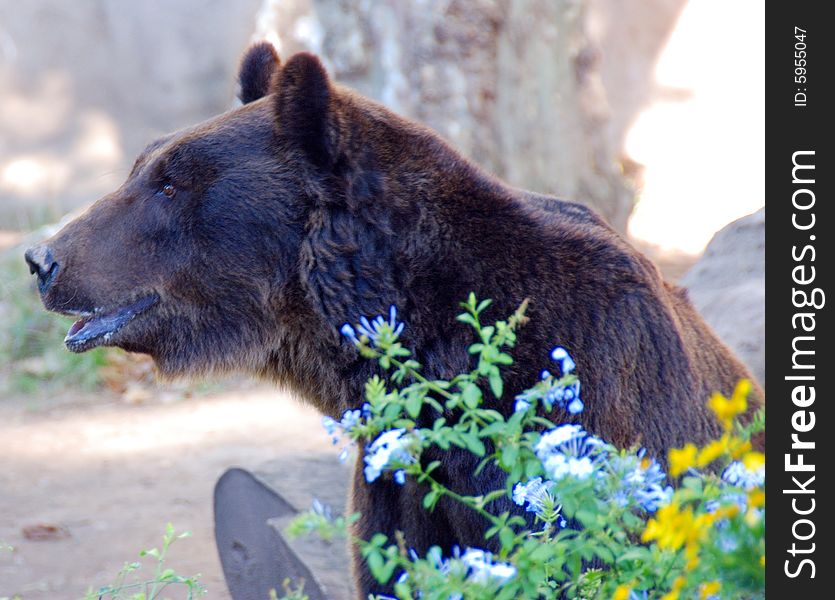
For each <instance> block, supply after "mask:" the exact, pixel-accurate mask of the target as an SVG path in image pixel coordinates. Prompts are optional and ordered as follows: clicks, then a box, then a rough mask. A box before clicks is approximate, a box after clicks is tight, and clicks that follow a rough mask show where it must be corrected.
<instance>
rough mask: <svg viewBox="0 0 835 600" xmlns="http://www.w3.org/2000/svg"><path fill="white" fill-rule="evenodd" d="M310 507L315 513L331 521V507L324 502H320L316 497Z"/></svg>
mask: <svg viewBox="0 0 835 600" xmlns="http://www.w3.org/2000/svg"><path fill="white" fill-rule="evenodd" d="M311 509H312V510H313V512H314V513H315V514H317V515H319V516H322V517H324V518H325V519H326V520H328V521H333V512H332V511H331V507H330V506H328V505H326V504H322V502H321V501H320V500H319V499H318V498H314V499H313V504H312V505H311Z"/></svg>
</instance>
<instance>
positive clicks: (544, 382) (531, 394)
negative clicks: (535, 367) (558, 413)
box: [514, 346, 584, 415]
mask: <svg viewBox="0 0 835 600" xmlns="http://www.w3.org/2000/svg"><path fill="white" fill-rule="evenodd" d="M551 360H553V361H554V362H556V363H557V364H558V365H559V368H560V373H561V376H560V377H556V376H554V375H553V374H552V373H551V371H549V370H548V369H544V370H543V371H542V372H541V373H540V375H539V378H540V383H539V384H538V385H536V386H534V387H533V388H531V389H530V390H527V391H525V392H522V393H521V394H519V395H518V396H516V404H515V406H514V410H515V411H516V412H526V411H527V410H528V409H529V408H530V407H531V406H533V405H534V404H535V403H536V401H537V400H538V401H540V402H541V403H542V405H543V406H544V407H545V410H546V411H548V412H550V411H551V410H553V408H554V406H557V407H559V408H560V409H562V410H565V411H567V412H568V413H569V414H572V415H576V414H579V413H581V412H583V408H584V405H583V401H582V400H581V399H580V381H579V379H577V378H576V377H574V376H572V373H573V372H574V369H576V368H577V365H576V364H575V363H574V360H573V359H572V358H571V355H570V354H569V353H568V351H567V350H566V349H565V348H563V347H562V346H557V347H556V348H554V349H553V350H552V351H551Z"/></svg>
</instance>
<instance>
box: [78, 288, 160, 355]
mask: <svg viewBox="0 0 835 600" xmlns="http://www.w3.org/2000/svg"><path fill="white" fill-rule="evenodd" d="M158 301H159V296H157V295H156V294H150V295H148V296H144V297H142V298H140V299H139V300H137V301H135V302H133V303H131V304H127V305H124V306H121V307H118V308H115V309H111V310H102V309H97V310H95V311H93V312H92V313H89V314H84V315H83V316H82V317H81V318H80V319H78V320H77V321H76V322H75V323H73V324H72V326H71V327H70V329H69V331H68V332H67V335H66V337H65V338H64V345H66V347H67V349H68V350H70V351H71V352H86V351H87V350H92V349H93V348H96V347H98V346H102V345H105V344H108V343H109V342H110V341H111V339H112V337H113V336H114V335H115V334H116V333H117V332H118V331H120V330H121V329H122V328H123V327H124V326H125V325H127V324H128V323H129V322H131V321H132V320H133V319H135V318H136V317H138V316H139V315H141V314H142V313H144V312H145V311H147V310H148V309H149V308H151V307H152V306H154V305H155V304H156V303H157V302H158Z"/></svg>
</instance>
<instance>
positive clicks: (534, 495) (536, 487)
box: [513, 477, 554, 515]
mask: <svg viewBox="0 0 835 600" xmlns="http://www.w3.org/2000/svg"><path fill="white" fill-rule="evenodd" d="M553 484H554V482H553V481H545V482H543V481H542V477H536V478H534V479H531V480H530V481H528V482H527V483H517V484H516V485H515V486H514V487H513V501H514V502H515V503H516V504H518V505H519V506H523V505H524V504H525V503H526V502H527V504H528V506H527V508H526V509H525V510H526V511H527V512H533V513H537V514H540V515H541V514H542V510H543V508H544V504H545V502H550V503H553V502H554V497H553V496H552V495H551V493H550V492H549V491H548V490H549V489H550V487H551V486H552V485H553Z"/></svg>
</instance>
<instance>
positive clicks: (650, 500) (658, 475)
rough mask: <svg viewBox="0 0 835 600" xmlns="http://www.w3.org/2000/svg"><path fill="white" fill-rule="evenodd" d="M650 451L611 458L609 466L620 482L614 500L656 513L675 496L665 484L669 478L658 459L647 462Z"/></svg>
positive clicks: (622, 504)
mask: <svg viewBox="0 0 835 600" xmlns="http://www.w3.org/2000/svg"><path fill="white" fill-rule="evenodd" d="M645 455H646V450H645V449H641V450H640V451H639V452H638V453H637V455H625V456H617V455H616V456H611V457H610V458H609V460H608V461H607V462H606V466H607V468H608V469H609V471H610V472H611V473H612V474H613V476H614V477H615V478H617V479H618V488H617V490H616V491H615V493H614V494H613V496H612V498H613V499H614V500H615V501H616V502H617V503H618V504H619V505H620V506H629V505H631V504H633V503H634V504H636V505H638V506H640V507H641V508H643V509H644V510H645V511H647V512H650V513H652V512H655V511H656V510H658V507H659V506H662V505H664V504H667V503H669V502H670V500H671V499H672V497H673V488H672V487H671V486H669V485H666V486H665V485H663V484H664V483H665V482H666V480H667V475H666V473H664V470H663V469H662V468H661V465H660V464H658V462H657V461H656V460H655V459H646V458H645Z"/></svg>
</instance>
